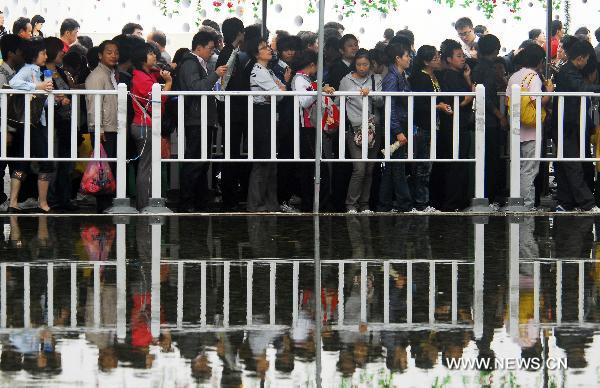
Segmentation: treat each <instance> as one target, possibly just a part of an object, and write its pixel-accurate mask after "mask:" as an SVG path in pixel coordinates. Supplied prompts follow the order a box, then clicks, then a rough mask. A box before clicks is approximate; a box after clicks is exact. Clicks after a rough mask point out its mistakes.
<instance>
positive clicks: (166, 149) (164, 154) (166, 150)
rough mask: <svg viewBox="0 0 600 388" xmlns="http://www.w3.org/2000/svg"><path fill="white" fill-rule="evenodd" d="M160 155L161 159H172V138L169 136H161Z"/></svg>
mask: <svg viewBox="0 0 600 388" xmlns="http://www.w3.org/2000/svg"><path fill="white" fill-rule="evenodd" d="M160 157H161V159H171V139H169V138H168V137H161V138H160Z"/></svg>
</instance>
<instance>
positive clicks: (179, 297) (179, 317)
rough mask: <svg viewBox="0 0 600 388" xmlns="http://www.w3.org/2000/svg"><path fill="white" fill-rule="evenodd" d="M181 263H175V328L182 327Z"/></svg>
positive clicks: (182, 268)
mask: <svg viewBox="0 0 600 388" xmlns="http://www.w3.org/2000/svg"><path fill="white" fill-rule="evenodd" d="M183 270H184V267H183V261H180V262H178V263H177V328H178V329H181V327H182V326H183Z"/></svg>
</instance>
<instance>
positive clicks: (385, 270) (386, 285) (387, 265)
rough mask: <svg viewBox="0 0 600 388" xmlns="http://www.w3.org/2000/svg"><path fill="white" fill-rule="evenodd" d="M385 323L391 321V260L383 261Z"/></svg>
mask: <svg viewBox="0 0 600 388" xmlns="http://www.w3.org/2000/svg"><path fill="white" fill-rule="evenodd" d="M383 323H385V324H388V323H390V262H389V261H384V262H383Z"/></svg>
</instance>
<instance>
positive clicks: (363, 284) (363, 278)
mask: <svg viewBox="0 0 600 388" xmlns="http://www.w3.org/2000/svg"><path fill="white" fill-rule="evenodd" d="M360 322H361V323H366V322H367V262H366V261H361V263H360Z"/></svg>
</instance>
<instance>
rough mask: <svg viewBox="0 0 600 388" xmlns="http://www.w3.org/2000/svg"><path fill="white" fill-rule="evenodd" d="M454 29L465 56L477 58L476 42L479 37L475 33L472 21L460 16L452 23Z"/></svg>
mask: <svg viewBox="0 0 600 388" xmlns="http://www.w3.org/2000/svg"><path fill="white" fill-rule="evenodd" d="M454 29H456V32H457V33H458V37H459V38H460V40H461V41H462V42H463V51H464V52H465V56H466V57H467V58H472V59H477V42H479V37H478V36H477V34H475V29H474V28H473V22H472V21H471V19H469V18H466V17H465V18H460V19H458V20H457V21H456V23H454Z"/></svg>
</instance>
